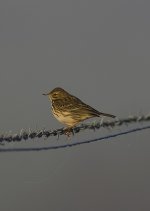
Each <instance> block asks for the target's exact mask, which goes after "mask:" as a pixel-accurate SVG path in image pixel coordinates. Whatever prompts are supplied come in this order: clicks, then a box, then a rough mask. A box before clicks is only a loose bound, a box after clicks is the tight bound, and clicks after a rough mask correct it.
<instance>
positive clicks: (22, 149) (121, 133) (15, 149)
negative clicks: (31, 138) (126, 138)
mask: <svg viewBox="0 0 150 211" xmlns="http://www.w3.org/2000/svg"><path fill="white" fill-rule="evenodd" d="M146 129H150V125H148V126H144V127H137V128H134V129H131V130H127V131H123V132H119V133H114V134H111V135H107V136H103V137H99V138H95V139H91V140H85V141H80V142H73V143H68V144H63V145H55V146H48V147H29V148H17V147H16V148H3V147H1V148H0V152H29V151H43V150H52V149H62V148H67V147H73V146H77V145H82V144H88V143H92V142H96V141H102V140H105V139H110V138H114V137H117V136H122V135H126V134H129V133H134V132H137V131H142V130H146Z"/></svg>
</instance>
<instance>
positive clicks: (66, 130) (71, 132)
mask: <svg viewBox="0 0 150 211" xmlns="http://www.w3.org/2000/svg"><path fill="white" fill-rule="evenodd" d="M64 134H65V135H67V136H68V138H70V137H71V135H72V134H73V135H74V132H73V128H72V127H67V128H65V129H64Z"/></svg>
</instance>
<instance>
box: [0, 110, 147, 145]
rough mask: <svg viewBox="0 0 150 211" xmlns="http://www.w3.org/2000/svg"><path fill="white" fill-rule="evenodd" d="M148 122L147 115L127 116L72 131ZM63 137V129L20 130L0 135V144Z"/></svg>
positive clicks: (84, 125)
mask: <svg viewBox="0 0 150 211" xmlns="http://www.w3.org/2000/svg"><path fill="white" fill-rule="evenodd" d="M148 121H150V114H148V115H140V116H129V117H127V118H121V119H116V120H113V121H104V122H101V121H98V122H92V123H89V124H81V125H79V126H77V127H75V128H74V129H73V133H74V134H75V133H79V132H80V131H82V130H97V129H100V128H102V127H103V128H114V127H117V126H122V125H127V126H128V125H129V124H131V123H141V122H148ZM60 135H65V131H64V128H60V129H56V130H45V129H41V130H32V131H31V130H28V131H26V130H24V129H22V130H21V131H20V132H19V133H18V134H10V133H8V134H7V133H5V134H0V144H2V142H20V141H22V140H28V139H34V138H42V137H46V138H48V137H50V136H58V137H59V136H60Z"/></svg>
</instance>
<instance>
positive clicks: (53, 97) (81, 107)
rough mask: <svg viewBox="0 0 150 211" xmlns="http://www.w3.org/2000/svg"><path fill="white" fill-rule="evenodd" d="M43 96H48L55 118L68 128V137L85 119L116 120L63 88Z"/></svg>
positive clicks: (66, 132) (66, 131)
mask: <svg viewBox="0 0 150 211" xmlns="http://www.w3.org/2000/svg"><path fill="white" fill-rule="evenodd" d="M43 95H48V97H49V100H50V101H51V107H52V113H53V115H54V117H55V118H56V119H58V120H59V121H60V122H61V123H64V124H65V125H67V126H68V127H67V128H66V129H65V134H66V135H68V136H69V135H70V133H71V132H72V131H73V130H72V128H73V127H74V126H75V125H77V124H78V123H80V122H81V121H83V120H85V119H89V118H92V117H100V116H107V117H111V118H115V116H114V115H111V114H106V113H102V112H99V111H97V110H95V109H94V108H92V107H91V106H89V105H87V104H85V103H83V102H82V101H81V100H80V99H78V98H77V97H75V96H73V95H71V94H69V93H68V92H66V91H65V90H64V89H62V88H55V89H53V90H52V91H51V92H49V93H47V94H43Z"/></svg>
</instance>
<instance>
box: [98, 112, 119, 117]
mask: <svg viewBox="0 0 150 211" xmlns="http://www.w3.org/2000/svg"><path fill="white" fill-rule="evenodd" d="M101 115H103V116H107V117H111V118H115V117H116V116H114V115H112V114H106V113H101V112H100V116H101Z"/></svg>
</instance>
